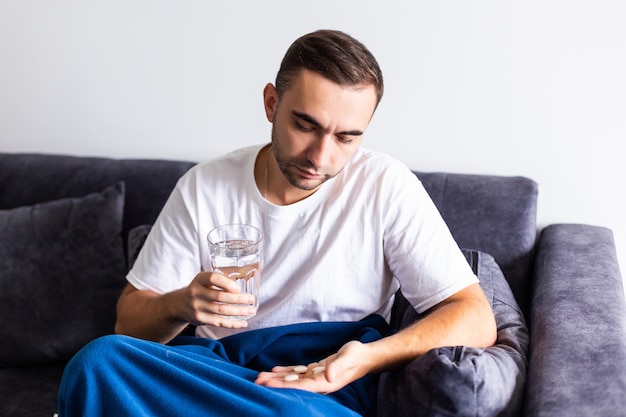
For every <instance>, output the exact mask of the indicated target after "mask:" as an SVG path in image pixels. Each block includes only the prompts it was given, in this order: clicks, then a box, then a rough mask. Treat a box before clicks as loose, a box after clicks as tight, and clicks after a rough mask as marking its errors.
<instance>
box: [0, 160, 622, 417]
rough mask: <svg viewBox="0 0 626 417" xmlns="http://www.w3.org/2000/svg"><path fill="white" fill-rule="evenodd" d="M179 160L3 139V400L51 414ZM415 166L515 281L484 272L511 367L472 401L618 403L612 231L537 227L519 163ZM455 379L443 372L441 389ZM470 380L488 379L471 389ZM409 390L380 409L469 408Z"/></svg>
mask: <svg viewBox="0 0 626 417" xmlns="http://www.w3.org/2000/svg"><path fill="white" fill-rule="evenodd" d="M192 165H193V163H192V162H185V161H157V160H115V159H107V158H87V157H72V156H62V155H41V154H0V317H2V319H3V320H2V330H1V333H0V336H1V337H0V416H29V417H32V416H48V417H49V416H52V415H53V413H54V412H55V411H56V394H57V389H58V385H59V381H60V378H61V374H62V371H63V369H64V365H65V363H66V362H67V361H68V359H69V358H70V357H71V356H72V355H73V354H74V353H75V352H76V351H77V350H78V349H80V347H81V346H83V345H84V344H86V343H87V342H89V341H90V340H92V339H94V338H96V337H98V336H100V335H104V334H107V333H111V332H112V329H113V323H114V321H115V303H116V300H117V296H118V295H119V292H120V290H121V289H122V287H123V286H124V284H125V279H124V275H125V272H126V270H127V268H128V265H129V263H131V262H132V259H133V257H134V256H135V255H136V252H137V250H138V248H139V247H140V246H141V243H142V239H143V237H145V233H146V231H147V230H149V225H150V224H152V223H153V222H154V220H155V218H156V216H157V215H158V213H159V211H160V209H161V207H162V206H163V204H164V202H165V200H166V199H167V197H168V195H169V192H170V191H171V189H172V188H173V186H174V184H175V183H176V181H177V179H178V178H179V177H180V176H181V175H182V174H183V173H184V172H185V171H186V170H187V169H189V168H190V167H191V166H192ZM416 175H418V177H419V178H420V179H421V180H422V182H423V183H424V185H425V187H426V189H427V190H428V192H429V193H430V194H431V196H432V198H433V200H434V201H435V204H436V205H437V206H438V208H439V209H440V211H441V213H442V215H443V217H444V219H445V220H446V222H447V223H448V225H449V227H450V229H451V230H452V233H453V235H454V236H455V238H456V239H457V242H458V243H459V246H460V247H462V248H466V249H470V250H469V251H466V254H467V256H468V260H470V259H475V260H477V261H476V262H475V263H474V265H473V266H474V267H475V268H478V269H477V270H478V271H482V269H481V268H487V267H485V266H484V265H488V261H489V260H492V261H493V260H495V262H497V265H496V268H497V267H498V266H499V268H497V271H496V272H493V271H495V270H494V269H492V270H491V271H492V272H491V273H492V274H497V273H499V272H500V271H501V273H503V275H504V278H505V279H506V281H505V282H506V283H508V284H509V286H510V290H512V297H513V296H514V299H511V300H509V301H506V300H505V301H504V302H501V303H500V304H499V305H498V306H496V303H495V301H497V299H500V300H503V299H505V298H506V294H504V295H502V294H501V293H500V292H501V289H500V287H501V285H500V284H498V283H497V282H496V281H494V282H496V283H495V284H494V285H493V288H491V287H490V288H491V289H490V291H492V293H493V294H492V299H493V300H495V301H494V304H493V305H494V311H497V312H501V313H498V314H497V316H498V320H499V323H498V342H497V344H498V346H496V348H499V349H500V350H498V349H494V350H493V352H492V351H488V352H489V353H490V355H491V356H489V358H491V359H489V360H491V361H493V360H492V359H493V358H496V359H495V360H496V361H497V360H498V359H497V358H498V355H503V358H504V357H506V358H509V359H506V360H510V359H511V358H513V359H512V361H510V363H513V362H514V366H513V369H514V373H515V375H511V376H510V378H507V376H506V375H505V376H504V379H503V381H508V382H507V383H509V382H510V384H511V387H512V388H511V391H510V392H509V394H508V395H506V396H504V397H502V395H500V396H498V395H499V393H498V392H496V391H494V390H493V387H494V386H496V387H497V385H498V383H497V382H496V381H493V380H492V381H491V382H490V381H489V379H488V378H487V377H485V378H486V379H485V380H482V381H479V384H478V385H476V384H475V385H473V387H474V388H472V386H470V388H469V389H470V391H472V389H474V391H472V392H474V397H475V398H476V402H477V403H479V406H480V403H490V404H491V403H496V402H497V403H498V407H499V408H498V407H496V408H494V407H491V408H489V407H485V408H483V409H481V408H476V407H475V408H474V409H473V410H472V413H471V415H490V414H493V415H511V416H513V415H524V416H568V417H569V416H596V415H607V416H608V415H610V416H617V415H626V304H625V301H624V292H623V288H622V279H621V276H620V271H619V267H618V263H617V259H616V253H615V245H614V242H613V237H612V233H611V231H610V230H609V229H606V228H603V227H596V226H590V225H582V224H553V225H550V226H548V227H545V228H543V230H537V226H536V203H537V194H538V187H537V184H536V183H535V182H533V181H532V180H530V179H527V178H523V177H500V176H480V175H461V174H446V173H422V172H416ZM407 192H410V190H407ZM481 259H482V260H485V262H487V263H484V262H483V261H481ZM492 263H493V265H495V263H494V262H492ZM481 265H482V266H481ZM481 274H482V275H483V276H485V274H484V272H482V273H481ZM479 276H480V275H479ZM504 278H503V281H504ZM485 281H486V282H488V281H489V278H488V277H487V279H485ZM509 286H507V288H506V291H510V290H509ZM502 291H504V290H502ZM506 291H504V292H506ZM494 294H495V295H494ZM398 300H399V303H400V302H401V297H398ZM403 308H404V309H403ZM401 309H402V310H401ZM409 313H410V312H409ZM394 314H395V319H394V320H395V322H397V323H398V326H401V325H402V322H403V320H404V321H406V320H407V317H408V320H415V319H419V318H418V317H412V316H411V317H409V316H407V314H408V313H407V310H406V309H405V307H402V306H401V305H400V304H398V307H397V309H396V311H395V313H394ZM398 316H401V317H400V318H398ZM500 316H502V317H500ZM504 316H506V318H504ZM526 324H527V327H526ZM527 329H528V330H527ZM528 334H529V335H530V342H529V343H528ZM442 352H444V353H445V352H446V351H445V350H441V351H439V352H438V354H443V353H442ZM482 353H483V352H482V351H481V352H474V351H469V350H464V349H452V350H450V351H449V358H450V361H451V363H453V365H455V366H456V365H459V364H467V363H469V364H470V365H472V366H473V368H474V369H473V370H472V371H471V372H474V374H473V375H476V374H477V372H478V371H477V368H478V365H479V364H481V363H482V362H480V360H479V359H480V355H482ZM465 356H467V357H468V358H470V359H471V360H468V361H465V362H463V359H462V358H463V357H465ZM455 361H456V362H455ZM424 363H425V360H422V361H421V365H420V364H419V363H417V364H416V366H418V365H419V366H424ZM429 363H430V362H429ZM427 366H428V367H429V368H428V369H431V368H432V367H430V365H427ZM459 366H460V365H459ZM459 366H456V367H457V368H458V367H459ZM453 368H455V367H453ZM455 369H456V368H455ZM493 369H503V368H493ZM454 372H457V370H454ZM485 375H491V374H488V373H485ZM500 377H502V376H499V377H498V378H500ZM490 378H493V377H490ZM401 379H402V376H397V375H395V374H393V373H392V374H385V375H383V379H382V380H381V381H384V384H381V385H382V387H383V388H381V391H379V402H381V403H385V401H387V400H386V398H391V397H393V392H394V390H393V389H392V388H393V383H394V381H395V382H397V381H399V380H401ZM474 383H475V381H474ZM462 384H464V383H462V382H459V383H458V385H455V381H454V380H452V385H450V388H449V389H448V391H453V392H456V390H457V388H458V390H459V391H460V390H461V388H460V387H461V385H462ZM483 385H485V386H489V385H491V389H492V390H491V391H488V390H487V391H485V390H483V391H480V389H482V388H481V387H483ZM505 385H506V383H505V384H504V385H503V386H505ZM409 386H413V385H409ZM415 386H417V385H415ZM463 386H464V387H467V385H466V384H465V385H463ZM475 387H479V388H478V391H476V390H477V389H476V388H475ZM402 389H408V388H406V387H405V388H402ZM416 389H417V388H416ZM419 389H422V388H419ZM385 390H387V391H385ZM444 391H445V388H444ZM442 392H443V391H442ZM476 392H478V394H480V395H477V394H476ZM389 393H391V394H389ZM388 394H389V395H388ZM500 394H501V393H500ZM407 395H408V396H410V398H409V400H410V401H409V402H408V403H407V404H404V405H402V407H400V406H396V405H395V404H396V403H397V401H396V400H389V401H388V403H387V404H385V407H383V409H381V411H380V414H381V415H393V413H394V412H395V411H394V412H392V411H390V410H394V407H396V408H398V410H400V409H401V410H402V411H398V412H401V413H405V414H406V415H411V414H412V411H411V410H414V411H415V413H416V414H415V415H418V414H417V413H418V412H419V413H420V414H419V415H468V414H470V413H465V412H464V411H462V408H454V407H452V406H451V405H450V404H451V403H452V402H454V399H453V398H452V399H450V398H447V399H446V400H445V401H446V404H444V405H445V406H444V407H440V405H441V404H439V403H438V404H436V406H435V405H433V404H435V403H437V401H439V400H437V398H435V397H434V396H433V394H432V393H430V394H428V395H431V397H428V402H429V404H426V405H424V404H421V403H420V401H422V400H423V401H422V402H424V401H426V400H425V399H426V398H427V397H426V394H423V395H422V393H421V392H410V391H409V392H407V393H403V396H405V397H406V396H407ZM443 395H448V393H447V392H444V394H443ZM470 395H472V394H471V393H470ZM380 396H383V399H382V400H381V398H380ZM496 397H498V398H496ZM500 397H502V398H500ZM465 398H467V397H465ZM439 402H441V401H439ZM455 407H456V406H455ZM481 410H482V411H481ZM494 410H495V411H494Z"/></svg>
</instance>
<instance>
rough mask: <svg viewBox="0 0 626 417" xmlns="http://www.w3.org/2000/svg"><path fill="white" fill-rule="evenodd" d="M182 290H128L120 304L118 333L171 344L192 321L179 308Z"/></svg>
mask: <svg viewBox="0 0 626 417" xmlns="http://www.w3.org/2000/svg"><path fill="white" fill-rule="evenodd" d="M179 296H180V294H178V292H176V291H175V292H172V293H168V294H157V293H155V292H152V291H138V290H135V289H134V288H132V287H130V288H127V289H126V290H124V292H123V293H122V295H121V297H120V299H119V301H118V304H117V322H116V324H115V332H116V333H119V334H125V335H128V336H133V337H138V338H141V339H146V340H153V341H156V342H160V343H167V342H169V341H170V340H172V339H173V338H174V337H175V336H176V335H178V334H179V333H180V332H181V331H182V330H183V329H184V328H185V327H186V326H187V324H188V322H186V321H185V320H183V319H182V318H181V317H179V316H180V315H179V314H178V313H177V311H176V307H175V306H176V305H178V302H177V301H176V297H179Z"/></svg>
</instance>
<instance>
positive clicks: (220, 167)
mask: <svg viewBox="0 0 626 417" xmlns="http://www.w3.org/2000/svg"><path fill="white" fill-rule="evenodd" d="M260 148H261V145H255V146H248V147H245V148H241V149H237V150H235V151H232V152H229V153H227V154H225V155H223V156H220V157H219V158H216V159H212V160H207V161H204V162H200V163H198V164H197V165H195V166H193V167H192V168H191V169H190V170H189V171H187V172H186V173H185V175H183V176H182V177H181V179H180V181H179V186H189V185H192V184H198V183H204V182H207V181H210V180H214V179H218V178H219V179H230V178H232V179H235V178H238V175H241V174H244V173H245V172H247V169H248V167H250V166H252V165H253V164H254V160H255V158H256V155H257V153H258V151H259V149H260Z"/></svg>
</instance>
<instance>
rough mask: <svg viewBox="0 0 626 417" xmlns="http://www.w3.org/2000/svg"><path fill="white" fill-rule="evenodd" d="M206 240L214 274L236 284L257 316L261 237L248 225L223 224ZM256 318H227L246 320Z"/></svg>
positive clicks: (258, 231)
mask: <svg viewBox="0 0 626 417" xmlns="http://www.w3.org/2000/svg"><path fill="white" fill-rule="evenodd" d="M207 238H208V240H209V253H210V256H211V266H212V267H213V271H215V272H217V273H219V274H222V275H224V276H226V277H228V278H230V279H232V280H233V281H235V282H236V283H237V284H239V289H240V291H241V293H246V294H252V295H253V296H254V305H253V307H254V308H255V314H256V311H257V310H258V308H259V298H258V296H259V284H260V279H261V257H262V253H263V250H262V241H263V233H261V231H260V230H259V229H257V228H256V227H254V226H251V225H249V224H226V225H223V226H218V227H216V228H215V229H213V230H211V231H210V232H209V234H208V236H207ZM255 314H252V315H250V316H229V317H228V318H229V319H231V320H246V319H249V318H250V317H253V316H254V315H255Z"/></svg>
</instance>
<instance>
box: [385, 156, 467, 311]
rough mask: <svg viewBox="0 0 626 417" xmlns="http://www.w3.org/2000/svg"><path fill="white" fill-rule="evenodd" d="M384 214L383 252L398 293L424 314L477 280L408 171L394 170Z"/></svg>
mask: <svg viewBox="0 0 626 417" xmlns="http://www.w3.org/2000/svg"><path fill="white" fill-rule="evenodd" d="M384 189H386V190H389V193H390V194H388V195H387V196H386V197H385V200H386V202H387V208H386V214H385V218H384V221H385V233H384V243H383V247H384V252H385V258H386V260H387V263H388V265H389V268H390V270H391V272H392V274H393V275H394V277H395V278H396V279H397V280H398V281H399V283H400V289H401V291H402V294H403V295H404V296H405V298H406V299H407V300H408V301H409V302H410V303H411V304H412V305H413V307H414V308H415V309H416V310H417V311H418V312H419V313H422V312H424V311H426V310H428V309H429V308H431V307H433V306H435V305H436V304H438V303H439V302H441V301H443V300H445V299H446V298H448V297H449V296H451V295H453V294H455V293H456V292H458V291H460V290H462V289H463V288H466V287H468V286H469V285H471V284H473V283H476V282H478V279H477V278H476V275H474V273H473V271H472V270H471V268H470V266H469V265H468V263H467V262H466V261H465V257H464V256H463V254H462V252H461V250H460V248H459V246H458V244H457V243H456V241H455V240H454V238H453V237H452V234H451V233H450V230H449V228H448V226H447V225H446V224H445V222H444V220H443V218H442V217H441V215H440V213H439V211H438V210H437V208H436V206H435V204H434V203H433V201H432V199H431V198H430V196H429V195H428V193H427V192H426V190H425V189H424V186H423V185H422V183H421V181H419V179H418V178H417V177H416V176H415V174H413V173H412V172H411V171H410V170H408V168H405V167H403V166H402V167H392V168H391V169H390V172H389V173H388V174H387V178H386V179H385V184H384Z"/></svg>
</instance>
